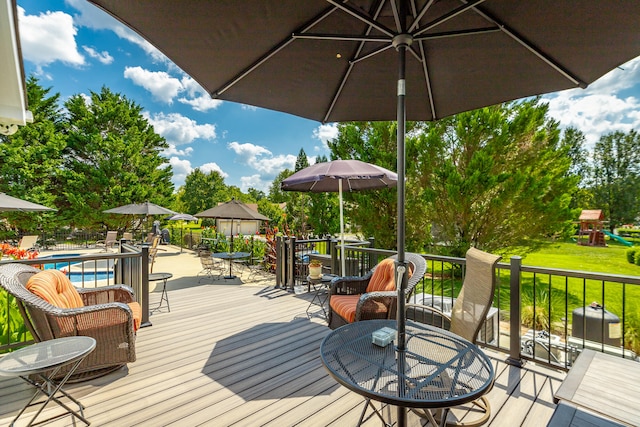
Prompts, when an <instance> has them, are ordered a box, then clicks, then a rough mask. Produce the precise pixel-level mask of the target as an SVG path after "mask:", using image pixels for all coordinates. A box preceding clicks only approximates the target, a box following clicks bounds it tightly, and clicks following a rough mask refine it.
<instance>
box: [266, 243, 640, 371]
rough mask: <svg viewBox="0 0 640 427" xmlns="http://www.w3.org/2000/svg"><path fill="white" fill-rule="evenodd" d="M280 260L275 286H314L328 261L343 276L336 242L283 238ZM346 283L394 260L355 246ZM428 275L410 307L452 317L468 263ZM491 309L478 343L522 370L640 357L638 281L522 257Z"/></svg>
mask: <svg viewBox="0 0 640 427" xmlns="http://www.w3.org/2000/svg"><path fill="white" fill-rule="evenodd" d="M278 247H279V248H281V251H280V252H279V254H278V256H279V259H280V258H281V259H283V260H284V261H283V262H281V263H279V265H280V268H282V269H283V272H284V273H283V274H280V275H279V278H278V283H277V285H278V286H280V287H283V288H288V289H293V286H295V285H308V283H307V275H308V270H307V268H308V267H307V264H308V262H309V261H310V260H311V259H313V258H321V259H323V261H324V262H323V266H324V267H325V268H326V271H327V272H337V274H340V263H339V251H340V250H341V249H340V244H339V242H337V241H336V240H335V239H315V240H296V239H294V238H282V242H281V245H279V246H278ZM344 251H345V255H346V257H347V259H348V260H350V263H347V268H346V269H347V275H363V274H364V273H366V272H367V271H369V270H370V269H371V267H372V266H373V265H375V264H376V263H377V262H379V260H381V259H382V258H385V257H387V256H389V255H391V254H393V253H394V252H392V251H386V250H380V249H375V248H373V242H368V241H361V242H350V243H348V244H347V245H346V247H345V249H344ZM423 257H424V258H425V259H426V260H427V273H426V274H425V276H424V278H423V279H422V281H421V283H420V284H418V286H417V287H416V290H415V292H414V294H413V295H412V297H411V302H412V303H419V304H426V305H433V306H434V307H438V308H441V309H443V311H445V312H447V311H448V310H449V309H450V307H451V306H452V305H453V302H454V301H455V298H456V297H457V295H458V293H459V292H460V288H461V286H462V283H463V280H464V275H465V259H464V258H456V257H447V256H438V255H429V254H423ZM496 275H497V285H496V292H495V296H494V301H493V306H492V308H491V309H490V311H489V313H488V315H487V320H486V322H485V323H484V325H483V328H482V330H481V332H480V336H479V337H478V341H479V342H481V343H483V345H485V346H487V347H491V348H494V349H498V350H501V351H503V352H506V353H508V354H509V356H508V361H509V362H510V363H513V364H521V363H522V362H523V361H524V360H535V361H536V362H539V363H544V364H547V365H551V366H553V367H556V368H560V369H568V368H570V367H571V365H572V364H573V362H574V361H575V358H576V357H577V355H578V354H579V353H580V352H581V351H582V349H583V348H591V349H594V350H597V351H601V352H605V353H609V354H614V355H617V356H620V357H624V358H631V359H636V360H637V359H638V353H639V352H640V277H638V276H622V275H615V274H605V273H593V272H585V271H571V270H562V269H553V268H545V267H535V266H525V265H522V260H521V258H520V257H517V256H514V257H512V258H511V259H509V260H508V262H501V263H499V264H498V267H497V271H496Z"/></svg>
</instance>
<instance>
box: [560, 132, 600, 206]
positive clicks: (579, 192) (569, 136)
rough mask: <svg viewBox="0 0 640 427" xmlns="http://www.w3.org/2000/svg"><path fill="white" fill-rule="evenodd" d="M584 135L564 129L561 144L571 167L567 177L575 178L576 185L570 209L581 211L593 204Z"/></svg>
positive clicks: (589, 168) (590, 172) (589, 166)
mask: <svg viewBox="0 0 640 427" xmlns="http://www.w3.org/2000/svg"><path fill="white" fill-rule="evenodd" d="M585 140H586V138H585V136H584V133H582V132H581V131H579V130H578V129H576V128H574V127H568V128H566V129H565V131H564V133H563V135H562V142H561V144H562V145H563V146H565V147H566V150H567V156H568V157H569V159H570V160H571V166H570V168H569V171H568V172H567V173H568V175H569V176H573V177H576V179H577V181H578V185H577V186H576V187H575V191H574V192H573V193H572V194H571V207H572V208H574V209H579V208H580V209H581V208H584V207H587V206H591V205H592V204H593V193H592V192H591V189H590V185H591V179H592V170H591V169H592V168H591V165H590V164H589V152H588V151H587V149H585V148H584V146H585Z"/></svg>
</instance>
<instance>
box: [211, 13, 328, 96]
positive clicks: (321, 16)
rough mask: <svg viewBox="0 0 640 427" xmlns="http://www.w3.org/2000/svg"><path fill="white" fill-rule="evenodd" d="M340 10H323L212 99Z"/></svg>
mask: <svg viewBox="0 0 640 427" xmlns="http://www.w3.org/2000/svg"><path fill="white" fill-rule="evenodd" d="M339 9H340V8H338V7H335V6H334V7H329V8H327V9H325V10H323V11H322V12H320V13H319V14H318V15H316V16H315V17H313V18H312V19H310V20H309V21H308V22H306V23H305V24H304V25H302V26H301V27H300V30H297V31H294V32H293V33H292V35H291V36H289V37H288V38H286V39H284V40H282V41H281V42H280V43H278V44H277V45H275V46H274V47H273V48H272V49H271V50H269V51H268V52H267V53H266V54H265V55H263V56H261V57H260V58H259V59H258V60H257V61H255V62H253V63H252V64H250V65H249V66H248V67H247V68H245V69H244V70H242V71H241V72H239V73H238V74H236V76H235V77H233V78H232V79H231V80H229V81H227V82H226V83H224V84H223V85H222V86H220V87H219V88H218V89H216V90H214V91H213V92H211V93H210V95H211V97H212V98H218V97H219V96H220V95H222V94H223V93H224V92H226V91H227V90H229V89H230V88H231V87H233V86H234V85H235V84H236V83H238V82H239V81H240V80H242V79H244V78H245V77H246V76H248V75H249V74H251V73H252V72H253V71H254V70H255V69H256V68H258V67H260V66H261V65H262V64H264V63H265V62H266V61H268V60H269V59H270V58H271V57H273V56H274V55H275V54H276V53H278V52H280V51H281V50H282V49H284V48H285V47H287V46H288V45H289V44H291V43H292V42H293V41H294V40H295V37H294V34H302V33H304V32H306V31H309V29H311V28H312V27H314V26H315V25H316V24H318V23H319V22H321V21H323V20H324V19H326V18H327V17H328V16H329V15H331V14H332V13H333V12H335V11H337V10H339Z"/></svg>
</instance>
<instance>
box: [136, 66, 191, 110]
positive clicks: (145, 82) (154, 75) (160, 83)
mask: <svg viewBox="0 0 640 427" xmlns="http://www.w3.org/2000/svg"><path fill="white" fill-rule="evenodd" d="M124 77H125V78H127V79H131V81H133V83H134V84H136V85H138V86H142V87H143V88H145V89H146V90H148V91H149V92H151V94H152V95H153V97H154V98H156V99H157V100H158V101H162V102H165V103H167V104H171V103H172V102H173V98H175V97H176V96H177V95H178V93H179V92H180V91H181V90H182V83H181V82H180V80H178V79H176V78H175V77H171V76H170V75H169V74H167V73H165V72H164V71H149V70H145V69H144V68H142V67H126V68H125V69H124Z"/></svg>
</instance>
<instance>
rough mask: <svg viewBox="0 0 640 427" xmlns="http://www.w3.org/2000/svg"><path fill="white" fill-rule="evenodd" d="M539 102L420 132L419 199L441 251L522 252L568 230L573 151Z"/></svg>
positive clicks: (452, 120)
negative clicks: (420, 191)
mask: <svg viewBox="0 0 640 427" xmlns="http://www.w3.org/2000/svg"><path fill="white" fill-rule="evenodd" d="M547 112H548V106H547V105H546V104H541V103H539V100H537V99H533V100H527V101H523V102H512V103H506V104H502V105H496V106H492V107H486V108H482V109H479V110H475V111H470V112H466V113H462V114H458V115H456V116H453V117H450V118H447V119H443V120H440V121H438V122H435V123H432V124H429V125H427V126H425V128H424V132H423V133H422V135H421V137H420V138H419V143H418V150H417V153H418V159H417V161H418V164H419V165H420V166H419V177H420V178H419V179H420V182H421V184H420V188H421V190H422V199H423V201H424V202H425V204H426V206H428V212H427V215H428V218H429V219H430V221H431V222H432V223H433V224H434V226H435V227H436V228H437V230H438V231H439V235H438V236H437V237H438V241H439V242H440V243H441V244H442V245H443V246H439V247H440V248H441V250H442V252H445V253H448V254H450V255H454V256H464V253H465V252H466V250H467V249H468V248H469V247H470V246H475V247H477V248H480V249H484V250H487V251H496V252H504V251H507V250H511V251H513V252H526V251H530V250H533V249H535V248H536V247H538V246H540V245H542V244H544V243H545V242H546V238H548V237H549V236H565V235H566V234H567V233H569V232H571V231H572V223H571V222H572V219H573V217H574V212H573V211H572V210H571V209H570V206H569V203H570V199H571V198H570V194H571V193H572V192H573V191H574V189H575V186H576V183H577V179H576V178H575V177H574V176H571V174H570V173H569V170H570V167H571V161H570V159H569V157H568V151H569V149H570V147H571V145H562V144H560V143H559V131H558V126H557V123H556V122H554V121H553V120H551V119H549V118H548V116H547Z"/></svg>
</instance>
